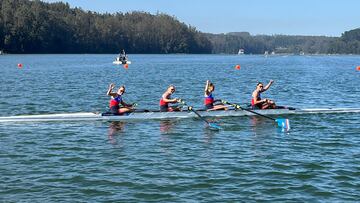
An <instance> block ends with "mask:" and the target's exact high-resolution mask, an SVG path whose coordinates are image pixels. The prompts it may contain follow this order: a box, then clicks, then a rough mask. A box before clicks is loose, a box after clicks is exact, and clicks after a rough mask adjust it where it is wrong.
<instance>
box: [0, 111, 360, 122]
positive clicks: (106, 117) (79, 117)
mask: <svg viewBox="0 0 360 203" xmlns="http://www.w3.org/2000/svg"><path fill="white" fill-rule="evenodd" d="M252 111H253V112H256V113H259V114H262V115H293V114H295V115H301V114H330V113H360V108H310V109H295V108H284V109H265V110H252ZM196 112H198V113H199V115H201V116H202V117H231V116H233V117H236V116H256V115H255V114H254V113H252V112H249V111H246V110H227V111H222V110H221V111H204V110H198V111H196ZM195 117H198V115H196V114H195V113H194V112H193V111H178V112H160V111H135V112H131V113H127V114H125V115H113V114H109V113H91V112H84V113H60V114H42V115H21V116H8V117H0V122H47V121H121V120H143V119H173V118H195Z"/></svg>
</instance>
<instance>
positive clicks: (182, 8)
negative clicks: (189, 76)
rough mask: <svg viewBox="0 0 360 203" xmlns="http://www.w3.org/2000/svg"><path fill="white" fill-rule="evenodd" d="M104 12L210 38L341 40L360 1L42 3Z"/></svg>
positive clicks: (359, 18)
mask: <svg viewBox="0 0 360 203" xmlns="http://www.w3.org/2000/svg"><path fill="white" fill-rule="evenodd" d="M43 1H45V2H58V1H62V2H68V3H69V4H70V6H71V7H81V8H82V9H84V10H90V11H96V12H100V13H106V12H107V13H115V12H123V13H124V12H131V11H145V12H149V13H152V14H156V13H157V12H160V13H166V14H168V15H171V16H175V17H176V18H177V19H178V20H179V21H181V22H184V23H185V24H187V25H191V26H194V27H196V28H197V30H199V31H201V32H207V33H214V34H218V33H228V32H250V34H252V35H258V34H266V35H273V34H286V35H316V36H319V35H321V36H322V35H324V36H341V34H342V33H343V32H344V31H348V30H352V29H355V28H359V27H360V10H359V8H360V1H359V0H270V1H269V0H219V1H214V0H43Z"/></svg>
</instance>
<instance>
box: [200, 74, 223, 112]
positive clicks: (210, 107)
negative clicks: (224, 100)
mask: <svg viewBox="0 0 360 203" xmlns="http://www.w3.org/2000/svg"><path fill="white" fill-rule="evenodd" d="M214 91H215V85H214V84H213V83H211V82H210V81H209V80H207V81H206V85H205V90H204V96H205V99H204V105H205V108H206V110H207V111H214V110H227V109H228V108H227V106H225V105H223V104H214V103H215V102H216V101H217V100H215V99H214V97H213V95H212V93H213V92H214Z"/></svg>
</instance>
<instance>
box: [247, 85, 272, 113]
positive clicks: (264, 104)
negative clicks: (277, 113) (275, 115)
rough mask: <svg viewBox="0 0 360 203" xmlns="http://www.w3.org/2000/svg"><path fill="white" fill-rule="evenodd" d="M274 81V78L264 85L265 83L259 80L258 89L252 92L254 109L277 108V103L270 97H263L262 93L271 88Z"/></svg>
mask: <svg viewBox="0 0 360 203" xmlns="http://www.w3.org/2000/svg"><path fill="white" fill-rule="evenodd" d="M273 83H274V81H273V80H270V82H269V83H268V84H267V85H266V86H265V87H264V85H263V83H261V82H258V84H257V85H256V89H255V90H254V92H253V93H252V99H251V106H252V108H253V109H275V108H276V104H275V102H274V101H273V100H270V99H267V98H265V99H261V93H263V92H265V91H266V90H268V89H269V88H270V86H271V85H272V84H273Z"/></svg>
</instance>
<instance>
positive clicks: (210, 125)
mask: <svg viewBox="0 0 360 203" xmlns="http://www.w3.org/2000/svg"><path fill="white" fill-rule="evenodd" d="M209 127H210V129H212V130H221V127H220V126H218V125H216V124H215V123H209Z"/></svg>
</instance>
